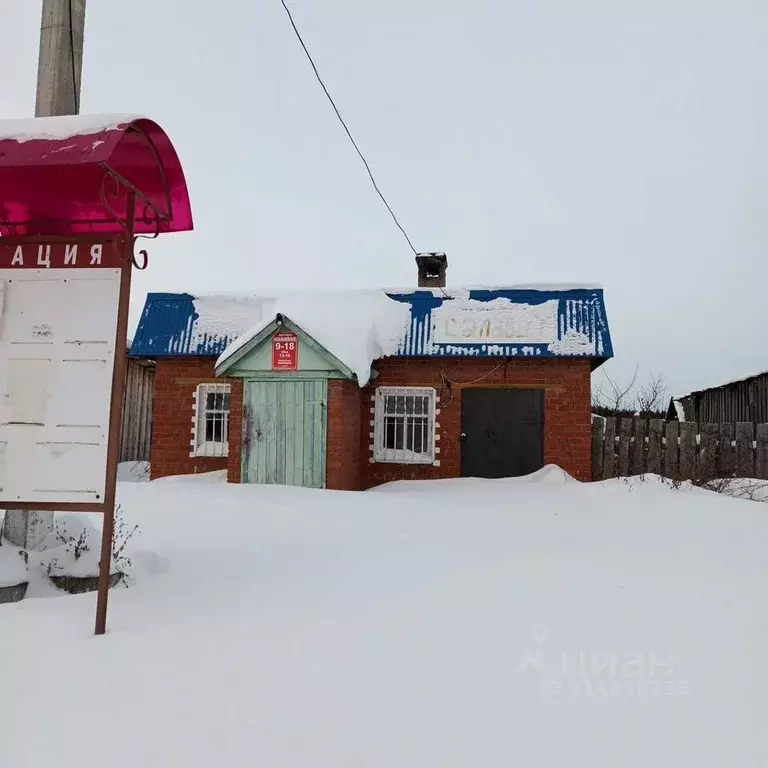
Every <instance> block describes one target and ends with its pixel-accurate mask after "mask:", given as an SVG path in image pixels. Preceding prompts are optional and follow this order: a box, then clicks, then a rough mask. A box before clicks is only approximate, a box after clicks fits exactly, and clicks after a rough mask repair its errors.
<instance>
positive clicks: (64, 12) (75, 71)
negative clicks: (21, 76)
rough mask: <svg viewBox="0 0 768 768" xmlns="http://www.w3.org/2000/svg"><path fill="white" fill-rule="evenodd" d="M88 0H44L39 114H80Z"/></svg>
mask: <svg viewBox="0 0 768 768" xmlns="http://www.w3.org/2000/svg"><path fill="white" fill-rule="evenodd" d="M84 34H85V0H43V18H42V22H41V24H40V54H39V58H38V62H37V98H36V100H35V117H50V116H52V115H77V114H78V113H79V112H80V75H81V73H82V70H83V36H84Z"/></svg>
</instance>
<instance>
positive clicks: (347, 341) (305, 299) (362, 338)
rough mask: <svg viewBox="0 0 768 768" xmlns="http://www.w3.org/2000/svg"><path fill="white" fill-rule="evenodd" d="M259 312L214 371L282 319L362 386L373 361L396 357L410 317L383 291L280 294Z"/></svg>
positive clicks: (404, 304) (400, 305) (402, 306)
mask: <svg viewBox="0 0 768 768" xmlns="http://www.w3.org/2000/svg"><path fill="white" fill-rule="evenodd" d="M261 312H262V315H261V318H260V319H259V320H258V321H257V322H256V323H255V324H254V325H253V326H252V327H250V328H249V329H248V330H247V331H245V332H244V333H243V334H241V335H240V336H239V337H238V338H237V339H235V341H234V342H233V343H232V344H230V345H229V346H228V347H227V348H226V349H225V350H224V352H223V353H222V354H221V355H220V356H219V359H218V360H217V361H216V367H217V369H218V368H219V367H220V366H221V365H223V364H224V363H226V362H227V360H229V359H230V358H231V357H232V356H233V355H235V354H236V353H237V352H238V351H239V350H240V349H242V348H243V347H244V346H245V345H247V344H248V342H250V341H251V340H252V339H254V338H256V337H257V336H258V335H259V334H260V333H262V331H264V329H265V328H267V327H268V326H269V325H270V324H271V323H273V322H274V320H275V318H276V317H277V315H283V316H285V317H286V318H288V319H290V320H291V321H292V322H293V323H295V324H296V325H298V326H299V327H300V328H301V329H302V330H303V331H304V332H305V333H307V334H308V335H309V336H311V337H312V338H313V339H314V340H315V341H316V342H318V344H320V345H322V346H323V347H324V348H325V349H326V350H328V352H330V353H331V354H332V355H333V356H334V357H336V358H337V359H338V360H339V361H340V362H342V363H343V364H344V365H345V366H346V367H347V368H349V370H350V371H352V373H354V374H355V376H356V377H357V380H358V382H359V384H360V386H361V387H362V386H365V385H366V384H367V383H368V381H369V379H370V376H371V363H372V362H373V361H374V360H378V359H379V358H382V357H389V356H391V355H395V354H397V351H398V348H399V346H400V345H401V344H402V341H403V339H404V338H405V336H406V334H407V332H408V324H409V323H410V319H411V313H410V311H409V305H408V304H406V303H404V302H401V301H395V300H394V299H391V298H390V297H389V296H387V294H386V293H384V291H346V292H343V293H334V294H314V295H307V294H305V295H303V296H302V295H292V296H283V297H281V298H279V299H276V300H274V301H265V302H264V303H263V305H262V307H261Z"/></svg>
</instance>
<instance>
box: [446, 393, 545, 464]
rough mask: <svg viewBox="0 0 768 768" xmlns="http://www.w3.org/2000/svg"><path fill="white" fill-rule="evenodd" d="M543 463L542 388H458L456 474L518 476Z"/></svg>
mask: <svg viewBox="0 0 768 768" xmlns="http://www.w3.org/2000/svg"><path fill="white" fill-rule="evenodd" d="M543 466H544V390H543V389H465V390H463V391H462V393H461V476H462V477H518V476H520V475H527V474H529V473H530V472H535V471H536V470H537V469H541V468H542V467H543Z"/></svg>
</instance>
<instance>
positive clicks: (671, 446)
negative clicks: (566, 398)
mask: <svg viewBox="0 0 768 768" xmlns="http://www.w3.org/2000/svg"><path fill="white" fill-rule="evenodd" d="M650 473H653V474H658V475H664V476H665V477H669V478H671V479H673V480H712V479H715V478H725V477H757V478H760V479H762V480H768V424H757V425H753V424H752V422H750V421H739V422H736V423H735V424H734V423H730V424H696V423H695V422H691V421H683V422H677V421H663V420H662V419H650V420H649V419H642V418H639V417H635V418H632V419H627V418H624V419H622V418H616V417H612V416H611V417H607V418H601V417H594V418H593V420H592V479H593V480H606V479H608V478H611V477H626V476H628V475H644V474H650Z"/></svg>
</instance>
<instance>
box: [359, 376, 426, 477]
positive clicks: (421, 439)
mask: <svg viewBox="0 0 768 768" xmlns="http://www.w3.org/2000/svg"><path fill="white" fill-rule="evenodd" d="M371 401H372V404H373V407H372V408H371V413H372V415H373V419H372V420H371V421H370V425H371V426H372V427H373V431H371V432H369V433H368V434H369V439H370V440H371V443H370V444H369V454H370V456H369V462H370V463H386V464H431V465H433V466H440V460H439V458H438V456H439V454H440V448H439V446H438V445H437V442H438V440H439V438H440V435H439V430H440V423H439V422H438V421H437V416H438V415H439V413H440V409H439V408H438V407H437V405H438V403H439V402H440V397H439V396H438V394H437V390H436V389H434V388H433V387H389V386H382V387H378V388H377V389H376V391H375V392H374V394H373V395H372V396H371Z"/></svg>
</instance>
